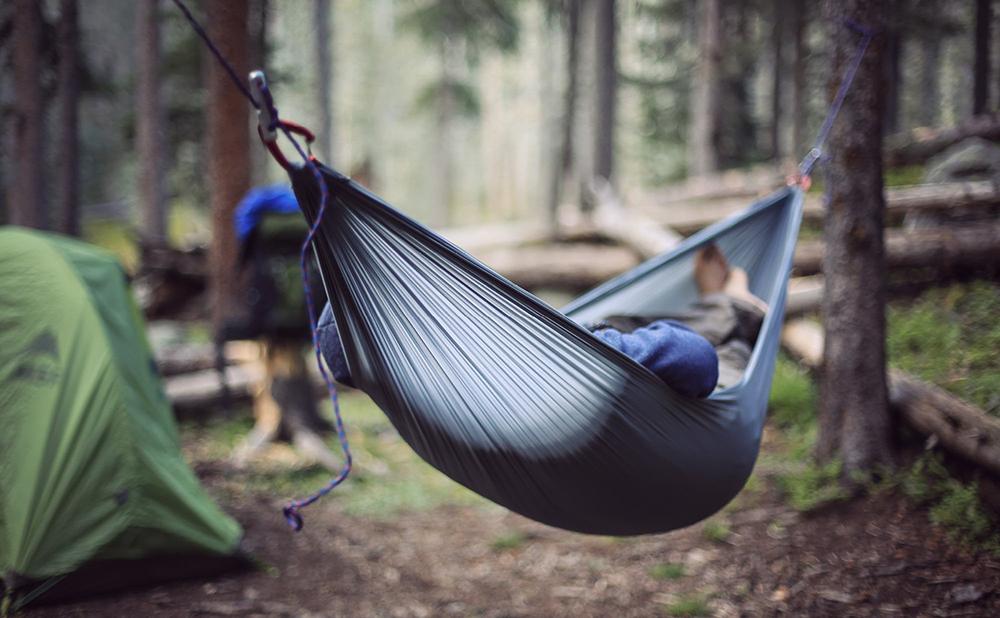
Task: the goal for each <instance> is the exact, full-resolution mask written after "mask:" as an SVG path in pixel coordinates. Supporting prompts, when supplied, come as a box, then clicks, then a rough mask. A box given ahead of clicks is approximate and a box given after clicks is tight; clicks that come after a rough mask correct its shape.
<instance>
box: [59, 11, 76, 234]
mask: <svg viewBox="0 0 1000 618" xmlns="http://www.w3.org/2000/svg"><path fill="white" fill-rule="evenodd" d="M79 40H80V39H79V35H78V26H77V7H76V0H62V2H61V4H60V11H59V42H58V45H59V95H60V105H59V133H60V136H59V159H60V165H59V180H58V184H59V224H58V226H57V228H58V229H59V231H60V232H62V233H63V234H68V235H70V236H79V235H80V139H79V130H78V127H79V105H80V44H79Z"/></svg>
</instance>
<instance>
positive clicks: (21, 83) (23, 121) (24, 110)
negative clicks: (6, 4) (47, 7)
mask: <svg viewBox="0 0 1000 618" xmlns="http://www.w3.org/2000/svg"><path fill="white" fill-rule="evenodd" d="M41 36H42V15H41V8H40V6H39V4H38V3H37V2H35V1H34V0H16V2H15V4H14V85H15V87H16V88H17V96H16V97H15V110H16V111H15V113H16V116H17V128H16V129H15V131H16V137H15V144H16V147H15V152H16V153H17V156H16V157H15V158H14V161H16V164H17V172H16V174H12V175H11V179H10V182H11V183H17V190H15V191H11V192H10V194H9V195H11V196H12V197H13V198H14V199H12V200H11V204H10V223H12V224H14V225H25V226H28V227H37V228H44V227H47V224H48V221H47V220H48V217H47V211H48V209H47V208H46V203H45V191H44V186H45V185H44V183H45V171H44V158H45V156H44V147H43V143H42V139H43V130H44V127H43V123H44V117H45V103H44V100H43V97H42V82H41V77H40V75H41V64H42V63H41V57H40V56H41V54H40V46H41Z"/></svg>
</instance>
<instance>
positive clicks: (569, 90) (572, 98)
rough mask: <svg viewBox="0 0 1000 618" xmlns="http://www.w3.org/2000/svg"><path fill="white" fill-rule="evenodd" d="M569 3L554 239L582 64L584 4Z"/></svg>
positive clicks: (569, 166) (552, 202) (553, 194)
mask: <svg viewBox="0 0 1000 618" xmlns="http://www.w3.org/2000/svg"><path fill="white" fill-rule="evenodd" d="M581 2H582V0H568V2H567V4H566V78H567V81H566V91H565V92H564V94H563V113H562V124H561V125H560V131H559V133H560V148H559V161H558V162H557V164H556V165H555V166H554V167H553V169H552V180H551V183H552V184H551V185H550V187H549V196H550V197H549V208H548V214H549V229H550V232H551V235H552V237H553V238H555V237H557V236H558V235H559V202H560V198H561V196H562V189H563V187H565V186H566V177H567V176H568V175H569V174H571V173H572V170H573V129H574V126H575V124H576V97H577V88H578V80H577V72H578V70H579V64H580V4H581Z"/></svg>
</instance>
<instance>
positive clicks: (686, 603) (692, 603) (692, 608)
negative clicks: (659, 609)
mask: <svg viewBox="0 0 1000 618" xmlns="http://www.w3.org/2000/svg"><path fill="white" fill-rule="evenodd" d="M663 611H664V612H665V613H666V614H667V615H668V616H708V615H710V613H711V612H710V611H709V609H708V600H707V599H706V598H705V596H704V595H702V594H700V593H697V592H696V593H694V594H689V595H685V596H682V597H681V598H680V599H677V600H676V601H674V602H673V603H670V604H668V605H667V606H666V607H664V608H663Z"/></svg>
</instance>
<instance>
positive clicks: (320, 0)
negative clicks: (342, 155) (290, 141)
mask: <svg viewBox="0 0 1000 618" xmlns="http://www.w3.org/2000/svg"><path fill="white" fill-rule="evenodd" d="M331 4H333V0H315V5H314V6H315V10H316V13H315V19H316V73H317V76H316V79H317V84H316V88H317V90H318V91H319V118H320V122H319V139H318V141H319V152H320V156H321V157H322V158H323V160H324V161H325V162H326V163H327V164H328V165H331V166H336V162H335V161H334V160H333V144H334V139H335V137H336V136H335V135H334V134H333V97H332V94H331V90H332V88H333V65H332V63H331V62H330V49H331V45H332V40H331V33H330V8H331V6H330V5H331Z"/></svg>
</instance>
